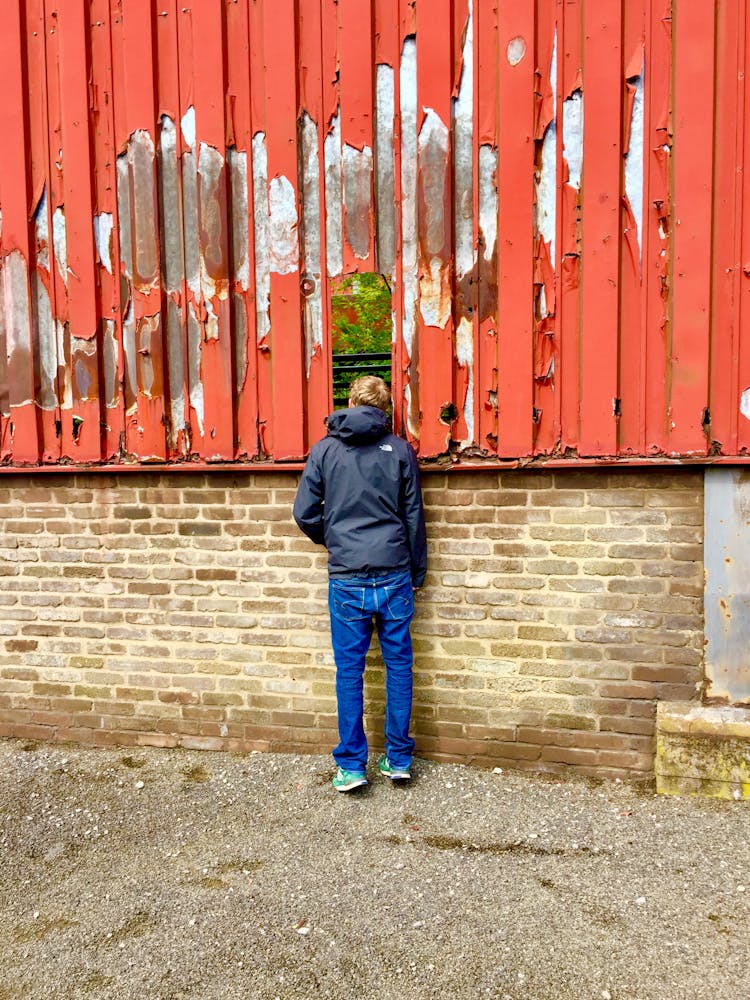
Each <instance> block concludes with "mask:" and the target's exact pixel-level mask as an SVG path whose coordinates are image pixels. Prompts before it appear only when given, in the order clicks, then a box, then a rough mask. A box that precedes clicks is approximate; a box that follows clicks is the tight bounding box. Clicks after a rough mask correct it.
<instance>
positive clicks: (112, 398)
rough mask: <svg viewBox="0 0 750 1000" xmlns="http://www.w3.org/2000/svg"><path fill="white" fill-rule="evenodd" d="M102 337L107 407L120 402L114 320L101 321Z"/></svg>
mask: <svg viewBox="0 0 750 1000" xmlns="http://www.w3.org/2000/svg"><path fill="white" fill-rule="evenodd" d="M102 325H103V328H104V337H103V342H102V362H103V366H104V400H105V403H106V405H107V406H108V407H113V406H117V405H118V404H119V402H120V393H119V385H118V380H117V362H118V356H119V350H118V345H117V338H116V337H115V321H114V320H113V319H105V320H104V321H103V324H102Z"/></svg>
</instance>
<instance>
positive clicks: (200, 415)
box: [188, 302, 205, 437]
mask: <svg viewBox="0 0 750 1000" xmlns="http://www.w3.org/2000/svg"><path fill="white" fill-rule="evenodd" d="M188 373H189V382H190V405H191V407H192V408H193V410H194V412H195V417H196V420H197V421H198V433H199V434H200V435H201V437H203V434H204V422H205V407H204V398H203V383H202V382H201V325H200V323H199V322H198V318H197V317H196V315H195V306H194V305H193V303H192V302H190V303H188Z"/></svg>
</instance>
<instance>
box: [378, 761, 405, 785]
mask: <svg viewBox="0 0 750 1000" xmlns="http://www.w3.org/2000/svg"><path fill="white" fill-rule="evenodd" d="M378 770H379V771H380V773H381V774H382V775H384V776H385V777H386V778H390V779H391V781H408V780H409V778H411V771H410V770H409V768H408V767H394V766H393V764H391V762H390V761H389V760H388V757H387V756H386V755H385V754H383V756H382V757H381V758H380V760H379V761H378Z"/></svg>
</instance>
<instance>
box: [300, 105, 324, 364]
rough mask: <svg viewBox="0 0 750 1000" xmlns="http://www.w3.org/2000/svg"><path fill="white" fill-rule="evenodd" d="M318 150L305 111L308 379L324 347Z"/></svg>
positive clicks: (314, 131) (314, 129)
mask: <svg viewBox="0 0 750 1000" xmlns="http://www.w3.org/2000/svg"><path fill="white" fill-rule="evenodd" d="M320 221H321V220H320V150H319V148H318V126H317V125H316V124H315V122H314V121H313V120H312V118H311V117H310V116H309V115H308V114H307V112H305V114H304V115H303V117H302V229H303V236H304V251H303V259H304V267H305V272H306V274H307V275H308V277H309V278H311V279H312V280H313V281H314V282H315V288H314V289H313V291H312V293H311V294H310V295H307V296H305V299H304V302H305V365H306V371H307V377H308V378H309V377H310V364H311V362H312V357H313V354H314V352H315V348H316V347H317V348H321V347H322V346H323V300H322V293H321V287H320V286H321V280H320V279H321V259H320Z"/></svg>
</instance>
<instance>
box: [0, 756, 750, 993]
mask: <svg viewBox="0 0 750 1000" xmlns="http://www.w3.org/2000/svg"><path fill="white" fill-rule="evenodd" d="M330 776H331V767H330V760H329V759H328V758H325V757H296V756H279V755H270V754H253V755H250V756H240V755H229V754H208V753H196V752H186V751H165V750H151V749H139V750H137V751H132V750H130V751H129V750H83V749H78V748H75V749H73V748H70V747H60V746H47V745H41V744H39V745H37V744H25V743H22V742H19V741H8V742H4V743H0V858H2V865H1V866H0V919H1V923H0V1000H15V998H22V997H23V998H27V997H29V998H45V1000H50V998H65V1000H75V998H84V997H85V998H90V997H96V998H102V1000H105V998H116V1000H129V998H138V1000H151V998H162V1000H172V998H181V997H185V998H188V997H189V998H200V1000H214V998H216V1000H233V998H248V997H252V998H254V997H258V998H266V997H267V998H271V1000H272V998H275V997H279V998H282V1000H286V998H293V997H333V998H336V1000H347V998H350V997H351V998H357V1000H362V998H377V1000H385V998H394V1000H395V998H398V1000H407V998H422V997H425V998H433V997H438V998H443V997H445V998H464V997H467V998H473V997H493V998H508V1000H516V998H527V1000H529V998H539V1000H569V998H570V1000H578V998H591V1000H636V998H638V1000H655V998H659V1000H683V998H685V1000H702V998H704V997H705V998H711V1000H725V998H726V1000H744V998H746V997H750V965H748V962H747V954H748V948H749V947H750V929H749V924H748V910H750V905H749V904H750V837H749V836H748V832H749V826H750V812H749V811H748V807H747V804H746V803H725V802H714V801H699V800H690V799H671V798H662V797H657V796H655V795H654V794H653V792H652V790H651V788H646V789H644V788H643V787H641V788H637V787H634V786H629V785H626V784H622V783H613V784H609V783H606V784H594V783H591V782H586V783H584V782H582V781H576V780H558V779H554V780H551V779H549V778H543V777H532V776H528V775H521V774H518V773H511V772H504V773H492V772H487V771H479V770H474V769H472V768H469V767H462V766H453V765H445V764H433V763H428V762H423V761H419V762H417V767H416V769H415V779H414V781H413V782H412V783H411V785H410V786H408V787H393V786H392V785H390V784H389V783H387V782H386V781H385V780H384V779H381V778H374V779H373V783H372V784H371V785H370V786H369V787H368V788H366V789H364V790H362V791H361V792H354V793H352V794H350V795H341V794H337V793H336V792H334V791H333V790H332V788H331V786H330V784H329V781H330Z"/></svg>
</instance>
